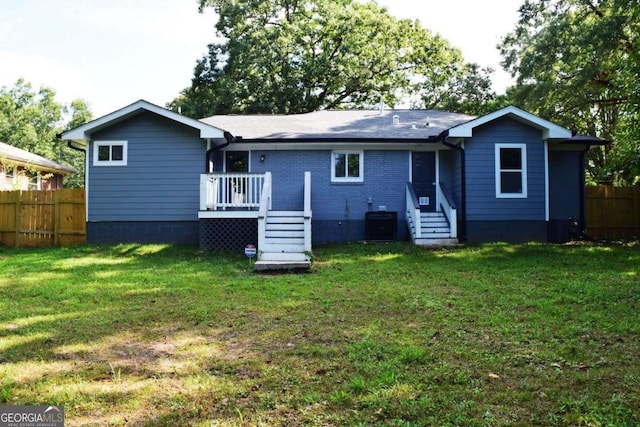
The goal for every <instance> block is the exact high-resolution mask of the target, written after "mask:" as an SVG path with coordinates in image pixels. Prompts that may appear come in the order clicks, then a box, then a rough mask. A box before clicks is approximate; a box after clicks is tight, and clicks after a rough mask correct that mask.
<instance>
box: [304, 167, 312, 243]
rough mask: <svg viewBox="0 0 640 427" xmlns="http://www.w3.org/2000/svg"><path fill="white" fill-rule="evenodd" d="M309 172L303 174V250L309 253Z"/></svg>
mask: <svg viewBox="0 0 640 427" xmlns="http://www.w3.org/2000/svg"><path fill="white" fill-rule="evenodd" d="M312 215H313V213H312V211H311V172H309V171H306V172H305V173H304V250H305V252H311V217H312Z"/></svg>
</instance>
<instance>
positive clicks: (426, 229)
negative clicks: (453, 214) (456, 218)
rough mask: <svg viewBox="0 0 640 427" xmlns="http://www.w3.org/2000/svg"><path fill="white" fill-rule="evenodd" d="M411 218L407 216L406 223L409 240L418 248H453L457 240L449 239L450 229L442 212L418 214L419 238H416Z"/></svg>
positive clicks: (414, 226)
mask: <svg viewBox="0 0 640 427" xmlns="http://www.w3.org/2000/svg"><path fill="white" fill-rule="evenodd" d="M411 218H412V217H411V216H409V215H408V216H407V223H408V225H409V230H410V232H411V240H413V243H415V244H416V245H420V246H453V245H457V244H458V239H456V238H452V237H451V227H450V225H449V221H447V217H446V216H445V215H444V213H442V212H421V213H420V224H418V227H420V236H419V237H416V234H417V233H416V224H414V223H413V221H412V219H411Z"/></svg>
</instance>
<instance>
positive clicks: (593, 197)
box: [586, 187, 640, 240]
mask: <svg viewBox="0 0 640 427" xmlns="http://www.w3.org/2000/svg"><path fill="white" fill-rule="evenodd" d="M586 213H587V234H588V235H589V236H591V237H594V238H596V239H606V240H618V239H640V187H587V212H586Z"/></svg>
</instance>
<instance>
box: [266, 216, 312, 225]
mask: <svg viewBox="0 0 640 427" xmlns="http://www.w3.org/2000/svg"><path fill="white" fill-rule="evenodd" d="M267 224H304V218H302V217H292V216H279V217H276V218H272V217H267Z"/></svg>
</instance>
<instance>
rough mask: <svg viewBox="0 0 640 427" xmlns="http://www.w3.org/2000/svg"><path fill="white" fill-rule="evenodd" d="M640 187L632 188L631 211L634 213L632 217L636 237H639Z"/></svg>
mask: <svg viewBox="0 0 640 427" xmlns="http://www.w3.org/2000/svg"><path fill="white" fill-rule="evenodd" d="M638 199H640V187H636V188H634V189H633V211H634V212H635V213H636V214H635V218H634V219H633V223H634V227H633V229H634V231H635V237H636V239H640V201H639V200H638Z"/></svg>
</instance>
